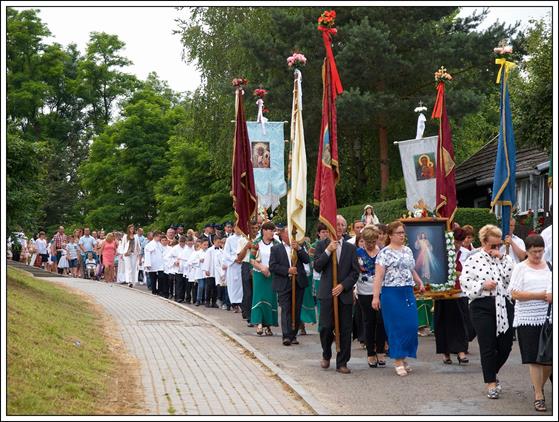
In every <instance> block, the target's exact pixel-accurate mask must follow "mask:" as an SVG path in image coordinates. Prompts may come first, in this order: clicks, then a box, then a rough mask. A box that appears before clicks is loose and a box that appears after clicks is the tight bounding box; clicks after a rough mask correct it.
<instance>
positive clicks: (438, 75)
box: [431, 66, 452, 119]
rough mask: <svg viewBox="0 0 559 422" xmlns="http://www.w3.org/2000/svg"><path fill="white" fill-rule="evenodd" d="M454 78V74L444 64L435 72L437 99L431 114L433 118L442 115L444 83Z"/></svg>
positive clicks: (438, 117)
mask: <svg viewBox="0 0 559 422" xmlns="http://www.w3.org/2000/svg"><path fill="white" fill-rule="evenodd" d="M451 80H452V75H451V74H450V73H448V72H447V70H446V68H445V67H444V66H441V67H440V68H439V70H437V71H436V72H435V81H436V84H435V86H436V88H437V99H436V100H435V106H434V107H433V113H432V114H431V118H432V119H440V118H441V115H442V107H443V98H444V84H445V82H450V81H451Z"/></svg>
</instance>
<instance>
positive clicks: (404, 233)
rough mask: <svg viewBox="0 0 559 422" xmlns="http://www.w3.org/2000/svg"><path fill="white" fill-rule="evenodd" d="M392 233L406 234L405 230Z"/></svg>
mask: <svg viewBox="0 0 559 422" xmlns="http://www.w3.org/2000/svg"><path fill="white" fill-rule="evenodd" d="M392 234H406V232H404V231H402V232H394V233H392Z"/></svg>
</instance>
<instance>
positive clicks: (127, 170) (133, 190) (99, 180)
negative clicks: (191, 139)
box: [80, 75, 185, 230]
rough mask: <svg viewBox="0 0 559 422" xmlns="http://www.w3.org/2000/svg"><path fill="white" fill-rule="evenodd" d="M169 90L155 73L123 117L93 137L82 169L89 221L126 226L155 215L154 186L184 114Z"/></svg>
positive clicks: (166, 165) (164, 169) (108, 226)
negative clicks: (171, 140) (168, 142)
mask: <svg viewBox="0 0 559 422" xmlns="http://www.w3.org/2000/svg"><path fill="white" fill-rule="evenodd" d="M168 94H169V92H168V90H167V89H166V86H165V85H164V84H163V85H162V84H161V83H160V82H159V81H158V80H157V78H156V75H151V78H150V79H148V81H147V82H145V83H144V84H143V86H142V88H141V89H139V90H138V91H136V92H135V93H134V94H133V96H132V98H131V99H130V100H129V101H128V102H127V103H126V105H125V106H124V110H123V112H122V118H121V120H119V121H118V122H116V123H114V124H113V125H111V126H108V127H107V128H106V129H105V130H104V131H103V132H102V133H101V134H100V135H99V136H98V137H97V138H95V139H94V140H93V143H92V145H91V149H90V154H89V157H88V159H87V160H86V161H85V162H84V164H83V165H82V166H81V167H80V177H81V180H82V187H83V189H84V192H85V199H84V212H85V221H86V223H88V224H90V225H92V226H94V227H103V228H106V229H122V230H124V228H125V227H126V226H127V225H128V224H130V223H134V224H136V225H142V226H143V225H148V224H151V223H152V222H153V221H154V220H155V219H156V217H157V206H156V202H155V196H154V187H155V185H156V184H157V182H158V181H159V180H160V179H161V178H162V177H164V176H165V174H167V171H168V169H169V163H168V161H167V158H166V156H165V154H166V152H167V150H168V145H167V141H168V139H169V137H170V136H171V135H172V133H173V132H174V130H175V128H176V127H177V125H178V124H179V123H180V122H181V121H182V120H183V119H184V114H185V111H184V107H183V106H180V105H174V104H173V102H174V101H175V99H174V97H173V96H171V97H169V95H168Z"/></svg>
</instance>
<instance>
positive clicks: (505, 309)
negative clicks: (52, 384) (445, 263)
mask: <svg viewBox="0 0 559 422" xmlns="http://www.w3.org/2000/svg"><path fill="white" fill-rule="evenodd" d="M501 238H502V232H501V230H500V229H499V228H498V227H496V226H493V225H491V224H488V225H486V226H483V227H482V228H481V229H480V231H479V240H480V242H481V248H480V249H479V252H477V253H474V254H472V255H470V256H469V257H468V259H467V260H466V262H465V263H464V266H463V268H462V274H461V275H460V286H461V288H462V291H463V292H464V293H465V294H466V296H467V297H468V298H469V299H470V313H471V317H472V324H473V326H474V328H475V330H476V333H477V339H478V344H479V352H480V355H481V368H482V370H483V379H484V381H485V383H486V384H487V397H488V398H490V399H497V398H499V393H500V392H501V384H500V383H499V380H498V379H497V374H498V373H499V370H500V369H501V367H502V366H503V365H504V364H505V362H506V361H507V359H508V357H509V354H510V351H511V349H512V337H513V330H512V320H513V316H514V308H513V305H512V303H511V301H510V293H509V292H508V291H507V288H508V286H509V281H510V276H511V273H512V268H513V263H512V260H511V258H510V257H509V256H508V255H502V254H501V253H500V252H499V248H500V247H501V244H502V240H501Z"/></svg>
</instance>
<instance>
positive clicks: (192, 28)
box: [179, 7, 522, 209]
mask: <svg viewBox="0 0 559 422" xmlns="http://www.w3.org/2000/svg"><path fill="white" fill-rule="evenodd" d="M336 9H337V22H336V26H337V28H338V34H337V35H336V36H335V37H334V41H333V42H334V54H335V56H336V60H337V62H338V66H339V70H340V75H341V79H342V83H343V86H344V89H345V92H344V93H343V94H342V95H341V96H339V97H338V139H339V153H340V161H341V183H340V184H339V185H338V188H337V196H338V204H339V205H340V206H343V205H350V204H353V203H354V202H356V201H357V202H364V201H367V200H376V199H380V198H385V199H386V198H388V197H389V195H392V194H401V193H402V190H401V186H402V184H401V183H400V180H401V170H400V166H399V156H398V150H397V148H396V147H394V146H392V144H391V143H389V142H388V141H389V140H390V141H392V140H399V139H407V138H411V137H413V135H414V134H415V119H416V116H415V115H414V113H413V112H412V110H413V109H414V108H415V106H416V105H417V103H418V101H419V100H422V101H423V102H424V103H426V104H427V105H428V107H429V108H431V107H432V105H433V103H434V100H435V96H436V91H435V84H434V79H433V73H434V72H435V71H436V70H437V69H438V68H439V67H440V66H441V65H444V66H445V67H446V68H447V69H448V70H449V71H450V73H451V74H453V75H454V76H455V80H454V81H453V83H452V84H451V85H450V86H449V89H448V93H447V102H448V109H449V115H451V117H452V118H453V119H454V122H455V124H456V125H458V126H459V125H460V124H461V123H462V121H463V119H464V118H465V116H467V115H468V114H471V113H477V112H478V111H479V109H480V107H481V105H482V104H483V101H484V99H485V97H486V96H487V95H490V94H491V93H492V92H493V89H494V79H495V75H496V72H497V69H495V66H494V64H492V60H493V56H492V50H493V47H495V46H496V45H497V43H498V41H500V40H501V39H503V38H512V39H513V41H514V42H515V46H516V50H517V53H516V54H517V55H519V56H521V54H522V43H521V41H522V37H521V35H522V34H520V33H518V34H517V28H516V26H506V25H503V24H494V25H491V26H490V27H489V28H487V29H485V30H483V31H479V30H478V26H479V24H480V23H481V22H482V21H483V20H484V18H485V16H486V12H485V11H484V12H482V13H481V14H479V15H474V16H472V17H468V18H465V19H460V18H458V17H457V14H458V12H459V9H458V8H457V7H339V8H336ZM323 10H324V9H323V8H311V7H296V8H295V7H293V8H275V7H268V8H258V7H257V8H244V9H243V10H242V12H240V11H239V10H237V9H236V8H195V9H194V12H193V14H192V19H190V20H188V21H184V22H181V24H180V27H179V32H180V34H181V36H182V41H183V45H184V46H185V56H186V58H187V59H188V60H190V61H192V62H195V63H196V64H197V65H198V67H199V69H200V70H201V72H202V74H203V75H204V81H203V85H202V88H201V90H200V92H199V93H198V97H197V98H198V99H199V100H200V102H198V101H196V98H195V102H194V104H195V105H194V107H195V110H196V111H197V112H198V113H199V114H198V115H199V118H197V119H196V121H197V122H199V125H198V126H197V128H196V133H197V134H198V135H200V136H199V138H200V139H207V140H210V139H211V143H212V145H217V146H218V148H219V151H220V152H221V151H228V152H229V151H230V144H231V133H232V128H231V127H230V125H229V124H228V121H229V120H231V117H232V114H233V100H232V99H233V94H232V90H231V88H230V86H229V82H230V78H232V77H234V76H239V75H243V76H246V77H247V78H248V79H249V81H250V82H251V86H250V88H249V89H248V90H247V91H248V92H249V93H250V91H251V90H252V89H253V88H255V87H257V86H258V85H259V84H263V85H264V87H265V88H267V89H269V90H270V94H269V95H268V97H267V100H266V104H267V106H268V107H269V108H270V109H271V110H272V112H271V118H272V119H274V120H276V119H277V120H288V118H289V116H290V110H291V92H292V83H293V82H292V77H291V74H292V73H291V72H290V71H289V70H288V69H287V66H286V61H285V60H286V58H287V57H288V56H289V55H290V54H291V53H292V52H293V51H294V50H295V49H298V50H300V51H302V52H303V53H304V54H305V55H306V56H307V59H308V62H307V66H306V67H305V69H304V70H303V93H304V94H303V95H304V97H303V101H304V107H305V110H306V111H305V113H304V115H305V133H306V139H307V142H306V144H307V157H308V162H309V169H310V171H309V173H308V174H309V180H308V185H309V186H313V179H314V167H315V165H314V164H315V163H316V154H317V141H318V138H319V130H320V110H321V98H322V81H321V65H322V60H323V57H324V48H323V46H322V40H321V37H320V33H319V32H318V30H317V24H316V20H317V17H318V16H319V15H320V13H321V12H322V11H323ZM246 109H247V113H250V110H251V107H250V102H249V101H248V99H247V107H246ZM255 111H256V109H255V108H254V112H255ZM249 117H250V116H249ZM429 132H431V133H436V125H435V123H433V122H428V128H427V134H428V133H429ZM459 148H460V146H457V148H456V149H459ZM212 161H213V162H214V163H218V165H219V163H220V162H221V161H223V160H222V154H217V155H216V158H212ZM220 168H221V172H222V175H223V176H222V180H224V181H227V179H228V173H229V171H230V168H229V166H225V165H221V166H220ZM388 168H390V169H391V171H392V172H393V174H392V175H389V174H388V171H387V170H388ZM311 195H312V189H309V198H310V196H311ZM309 209H312V207H309Z"/></svg>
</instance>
